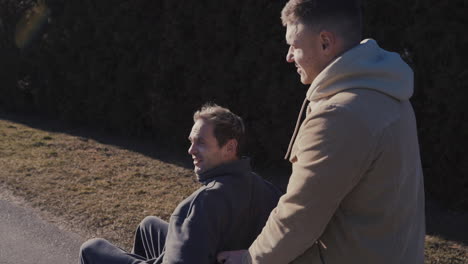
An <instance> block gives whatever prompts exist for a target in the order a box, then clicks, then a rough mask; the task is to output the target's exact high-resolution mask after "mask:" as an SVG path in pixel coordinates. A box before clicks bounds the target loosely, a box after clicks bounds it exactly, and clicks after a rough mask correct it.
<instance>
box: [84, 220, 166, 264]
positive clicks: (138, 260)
mask: <svg viewBox="0 0 468 264" xmlns="http://www.w3.org/2000/svg"><path fill="white" fill-rule="evenodd" d="M167 228H168V223H167V222H165V221H163V220H161V219H159V218H157V217H155V216H148V217H146V218H145V219H144V220H143V221H142V222H141V223H140V225H139V226H138V228H137V230H136V232H135V241H134V243H133V250H132V253H128V252H125V251H124V250H123V249H121V248H119V247H117V246H114V245H112V244H111V243H110V242H109V241H107V240H105V239H102V238H95V239H91V240H88V241H86V242H85V243H84V244H83V245H82V246H81V249H80V262H81V264H142V263H145V264H146V263H147V264H159V263H162V257H163V253H164V245H165V241H166V235H167Z"/></svg>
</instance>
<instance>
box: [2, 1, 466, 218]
mask: <svg viewBox="0 0 468 264" xmlns="http://www.w3.org/2000/svg"><path fill="white" fill-rule="evenodd" d="M285 2H286V1H285V0H280V1H271V0H242V1H239V0H236V1H234V0H224V1H193V0H179V1H171V0H159V1H153V0H133V1H128V0H112V1H110V0H99V1H91V0H81V1H77V0H69V1H65V0H44V1H39V2H37V1H33V0H24V1H18V0H0V58H1V59H0V108H1V109H3V110H4V111H9V112H26V113H32V112H33V113H41V114H43V115H48V116H51V117H54V118H57V119H60V120H64V121H67V122H70V123H74V124H80V125H89V126H94V127H97V128H102V129H105V130H108V131H110V132H112V133H115V134H122V135H128V136H138V137H145V138H152V139H154V140H157V141H164V142H167V144H169V145H172V146H173V147H174V150H176V151H179V150H181V151H184V150H185V148H186V147H187V142H186V141H185V138H186V136H187V131H189V129H190V127H191V123H192V120H191V115H192V113H193V111H194V110H195V109H196V108H198V107H199V106H200V105H201V104H203V103H205V102H206V101H214V102H216V103H218V104H220V105H223V106H227V107H229V108H230V109H231V110H233V111H234V112H236V113H238V114H239V115H241V116H242V117H243V118H244V120H245V122H246V126H247V129H248V133H249V138H248V145H249V146H250V147H249V149H248V154H249V155H251V156H253V158H254V163H255V164H256V165H257V166H260V167H273V168H276V167H287V165H288V164H287V163H286V162H281V158H282V157H283V155H284V152H285V150H286V148H287V144H288V143H289V142H288V141H289V137H290V136H291V133H292V130H293V126H294V123H295V118H296V115H297V113H298V111H299V108H300V104H301V102H302V99H303V97H304V95H305V92H306V89H307V87H305V86H303V85H301V84H300V83H299V82H298V78H297V76H296V74H295V73H294V70H293V69H292V66H291V65H288V64H287V63H285V61H284V58H285V54H286V50H287V46H286V44H285V41H284V29H283V27H282V26H281V23H280V20H279V14H280V10H281V8H282V7H283V6H284V3H285ZM363 6H364V13H365V37H372V38H374V39H376V40H377V41H378V42H379V43H380V45H381V46H382V47H384V48H386V49H388V50H392V51H396V52H398V53H400V54H401V55H402V57H403V58H404V59H405V60H406V61H407V62H408V63H409V64H410V65H411V66H412V68H413V69H414V72H415V87H416V88H415V94H414V96H413V98H412V103H413V106H414V108H415V111H416V115H417V118H418V130H419V137H420V145H421V153H422V162H423V167H424V173H425V181H426V182H425V184H426V190H427V195H428V196H429V197H432V198H436V199H438V200H441V201H444V202H445V203H446V204H448V205H450V206H451V207H456V208H465V209H467V208H468V195H467V194H468V155H467V152H466V151H465V148H466V146H467V144H466V140H465V139H466V138H467V137H468V122H467V111H466V110H465V104H466V99H467V94H468V92H467V88H468V87H467V84H468V65H467V58H468V56H467V51H466V47H468V35H467V34H466V33H465V31H466V28H465V27H466V25H468V16H466V14H467V13H468V3H467V2H466V1H465V0H452V1H435V0H427V1H417V0H393V1H390V0H383V1H371V0H366V1H363ZM45 7H46V8H45ZM44 8H45V9H44ZM44 10H47V12H48V13H47V14H48V16H47V18H46V20H45V21H42V20H40V19H36V20H35V18H37V17H38V16H39V17H40V14H41V12H42V13H43V12H45V11H44ZM38 14H39V15H38ZM31 21H32V22H31ZM34 21H36V22H35V23H33V22H34ZM37 21H42V22H43V23H39V22H37ZM24 25H29V26H30V27H31V28H32V29H31V30H30V31H28V32H30V33H31V34H29V36H30V38H26V40H25V41H24V42H21V43H19V44H18V31H19V30H20V29H21V26H23V27H24ZM26 28H27V27H26ZM15 34H16V35H15ZM15 36H16V42H15ZM22 44H23V45H22Z"/></svg>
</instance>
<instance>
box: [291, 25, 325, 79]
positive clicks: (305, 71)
mask: <svg viewBox="0 0 468 264" xmlns="http://www.w3.org/2000/svg"><path fill="white" fill-rule="evenodd" d="M286 43H287V44H288V45H289V50H288V54H287V55H286V61H287V62H289V63H293V62H294V64H295V65H296V67H297V73H298V74H299V75H300V76H301V82H302V83H303V84H311V83H312V82H313V81H314V79H315V77H317V75H318V74H319V73H320V72H321V71H322V70H323V69H324V68H325V66H326V64H327V63H326V62H327V60H326V58H325V54H324V52H323V50H324V49H323V44H322V41H321V38H320V34H319V33H317V32H315V31H314V30H312V29H310V28H308V27H307V26H305V25H304V24H302V23H296V24H288V25H287V26H286Z"/></svg>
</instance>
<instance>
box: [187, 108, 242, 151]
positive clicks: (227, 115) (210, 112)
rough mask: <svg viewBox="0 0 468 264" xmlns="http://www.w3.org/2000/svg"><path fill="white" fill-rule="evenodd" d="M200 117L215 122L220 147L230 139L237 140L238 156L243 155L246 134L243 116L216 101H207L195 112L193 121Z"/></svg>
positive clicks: (215, 131) (215, 133)
mask: <svg viewBox="0 0 468 264" xmlns="http://www.w3.org/2000/svg"><path fill="white" fill-rule="evenodd" d="M198 119H203V120H206V121H208V122H210V123H211V124H213V127H214V129H213V133H214V136H215V138H216V140H217V141H218V145H219V146H220V147H222V146H224V145H225V144H226V143H227V141H228V140H230V139H235V140H237V149H236V156H237V157H240V156H241V151H242V149H243V144H244V135H245V128H244V122H243V121H242V118H240V117H239V116H238V115H236V114H234V113H233V112H231V111H230V110H229V109H227V108H224V107H221V106H219V105H217V104H214V103H206V104H204V105H203V106H202V107H201V108H200V110H198V111H196V112H195V113H194V114H193V121H194V122H196V121H197V120H198Z"/></svg>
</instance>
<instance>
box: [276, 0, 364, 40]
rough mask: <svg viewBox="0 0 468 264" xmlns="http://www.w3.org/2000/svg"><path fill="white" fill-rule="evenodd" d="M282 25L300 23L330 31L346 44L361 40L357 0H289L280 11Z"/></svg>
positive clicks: (359, 7) (358, 2)
mask: <svg viewBox="0 0 468 264" xmlns="http://www.w3.org/2000/svg"><path fill="white" fill-rule="evenodd" d="M281 21H282V22H283V25H284V26H286V25H288V24H295V23H298V22H301V23H303V24H305V25H308V26H311V27H312V28H315V29H317V30H324V29H327V30H331V31H334V32H336V33H337V34H339V35H340V36H341V37H342V38H343V39H344V40H345V41H346V42H348V43H350V44H357V43H359V42H360V41H361V38H362V12H361V4H360V1H359V0H290V1H289V2H288V3H286V5H285V6H284V8H283V10H282V11H281Z"/></svg>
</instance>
